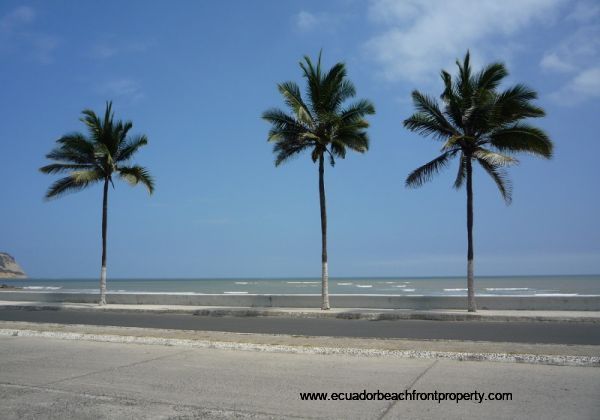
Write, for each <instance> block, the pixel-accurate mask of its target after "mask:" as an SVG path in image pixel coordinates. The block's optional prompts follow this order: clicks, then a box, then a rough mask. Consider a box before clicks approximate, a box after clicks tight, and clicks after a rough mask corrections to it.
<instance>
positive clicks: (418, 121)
mask: <svg viewBox="0 0 600 420" xmlns="http://www.w3.org/2000/svg"><path fill="white" fill-rule="evenodd" d="M412 99H413V103H414V106H415V108H416V109H417V112H416V113H415V114H414V115H413V116H412V117H410V118H408V119H406V120H404V126H405V127H406V128H407V129H409V130H411V131H416V132H420V133H423V134H425V133H427V134H434V135H435V134H437V133H439V134H438V137H440V136H441V135H442V133H445V134H446V135H453V134H455V133H456V130H455V129H454V127H452V125H451V124H450V123H449V122H448V120H447V119H446V117H445V116H444V114H442V111H441V110H440V108H439V106H438V104H437V101H436V100H435V99H433V98H431V97H429V96H427V95H424V94H422V93H421V92H419V91H417V90H415V91H413V92H412ZM434 127H435V129H433V128H434Z"/></svg>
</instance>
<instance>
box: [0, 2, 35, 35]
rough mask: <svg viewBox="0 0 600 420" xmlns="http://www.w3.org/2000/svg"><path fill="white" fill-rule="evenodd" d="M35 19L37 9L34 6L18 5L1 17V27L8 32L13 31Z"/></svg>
mask: <svg viewBox="0 0 600 420" xmlns="http://www.w3.org/2000/svg"><path fill="white" fill-rule="evenodd" d="M34 19H35V10H33V8H31V7H28V6H21V7H17V8H16V9H15V10H13V11H12V12H9V13H8V14H6V15H4V16H3V17H2V18H1V19H0V29H1V30H2V31H7V32H8V31H12V30H14V29H15V28H18V27H19V26H21V25H24V24H28V23H31V22H33V20H34Z"/></svg>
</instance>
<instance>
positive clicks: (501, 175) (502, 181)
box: [477, 159, 512, 205]
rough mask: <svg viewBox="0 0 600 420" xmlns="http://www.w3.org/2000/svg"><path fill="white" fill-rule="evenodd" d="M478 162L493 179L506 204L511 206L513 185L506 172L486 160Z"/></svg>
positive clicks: (478, 160)
mask: <svg viewBox="0 0 600 420" xmlns="http://www.w3.org/2000/svg"><path fill="white" fill-rule="evenodd" d="M477 162H478V163H479V165H481V167H482V168H483V169H484V170H485V171H486V172H487V173H488V174H489V175H490V176H491V177H492V179H493V180H494V182H495V183H496V186H497V187H498V191H500V195H501V196H502V198H503V199H504V201H505V202H506V204H507V205H508V204H510V203H511V202H512V183H511V182H510V180H509V179H508V174H507V173H506V171H504V170H503V169H502V168H501V167H499V166H496V165H493V164H491V163H489V162H488V161H486V160H484V159H477Z"/></svg>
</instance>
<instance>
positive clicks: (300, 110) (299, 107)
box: [277, 82, 314, 126]
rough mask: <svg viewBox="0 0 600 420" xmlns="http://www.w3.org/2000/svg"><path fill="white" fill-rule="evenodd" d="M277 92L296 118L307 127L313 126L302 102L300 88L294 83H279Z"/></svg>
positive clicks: (311, 119)
mask: <svg viewBox="0 0 600 420" xmlns="http://www.w3.org/2000/svg"><path fill="white" fill-rule="evenodd" d="M277 87H278V89H279V92H280V93H281V94H282V95H283V97H284V98H285V103H286V104H287V105H288V106H289V107H290V108H291V109H292V110H293V111H294V114H295V115H296V118H298V120H300V121H302V123H303V124H305V125H307V126H312V125H313V124H314V121H313V117H312V115H311V113H310V110H309V109H308V107H307V106H306V104H305V103H304V101H303V100H302V94H301V93H300V88H299V87H298V85H297V84H296V83H294V82H284V83H280V84H279V85H278V86H277Z"/></svg>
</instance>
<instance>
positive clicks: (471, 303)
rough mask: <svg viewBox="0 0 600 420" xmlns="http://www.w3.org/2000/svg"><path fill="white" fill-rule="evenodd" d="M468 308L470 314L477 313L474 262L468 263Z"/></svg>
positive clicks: (469, 261)
mask: <svg viewBox="0 0 600 420" xmlns="http://www.w3.org/2000/svg"><path fill="white" fill-rule="evenodd" d="M467 308H468V310H469V312H475V311H477V305H476V303H475V285H474V274H473V260H468V261H467Z"/></svg>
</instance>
